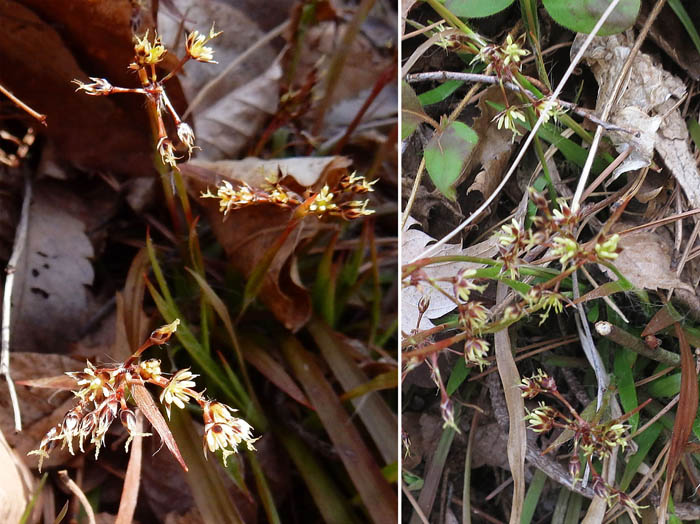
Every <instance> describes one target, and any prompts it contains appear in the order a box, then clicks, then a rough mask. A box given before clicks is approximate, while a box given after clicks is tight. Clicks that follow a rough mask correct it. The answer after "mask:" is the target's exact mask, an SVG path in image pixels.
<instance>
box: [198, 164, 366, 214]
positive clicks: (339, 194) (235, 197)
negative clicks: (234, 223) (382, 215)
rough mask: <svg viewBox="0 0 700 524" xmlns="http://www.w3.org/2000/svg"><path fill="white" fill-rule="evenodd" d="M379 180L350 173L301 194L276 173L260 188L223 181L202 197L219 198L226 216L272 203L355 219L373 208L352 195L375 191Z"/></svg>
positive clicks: (287, 207) (221, 209)
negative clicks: (330, 186)
mask: <svg viewBox="0 0 700 524" xmlns="http://www.w3.org/2000/svg"><path fill="white" fill-rule="evenodd" d="M376 182H377V181H376V180H373V181H372V182H368V181H367V180H366V179H365V178H364V177H363V176H358V175H356V174H355V173H351V174H346V175H344V176H343V177H341V178H340V180H339V181H338V183H337V185H336V187H335V188H334V189H333V190H331V188H329V187H328V186H327V185H324V186H323V187H322V188H321V190H320V191H318V192H306V193H304V194H299V193H297V192H295V191H294V190H293V189H292V188H290V187H288V186H287V185H285V184H284V183H283V182H282V181H281V180H280V178H279V176H278V175H276V174H275V175H274V176H271V177H268V178H267V179H266V183H265V185H264V186H263V187H261V188H254V187H251V186H250V185H248V184H246V183H245V182H238V183H237V185H236V187H234V185H233V184H231V183H230V182H229V181H227V180H224V181H222V182H221V185H219V186H218V187H217V188H216V193H215V194H214V193H212V192H211V191H209V190H208V189H207V191H206V193H202V194H201V197H202V198H216V199H218V200H219V211H220V212H221V213H223V215H224V217H226V216H227V215H228V213H229V212H230V211H233V210H237V209H242V208H244V207H248V206H251V205H259V204H272V205H275V206H277V207H282V208H285V209H295V210H296V211H298V213H299V214H300V215H301V216H304V215H316V216H317V217H319V218H320V217H322V216H336V217H341V218H343V219H345V220H353V219H356V218H359V217H361V216H365V215H371V214H372V213H374V211H373V210H371V209H367V206H368V205H369V200H353V199H352V197H351V195H353V194H364V193H368V192H371V191H374V188H373V186H374V184H375V183H376ZM348 197H349V198H348Z"/></svg>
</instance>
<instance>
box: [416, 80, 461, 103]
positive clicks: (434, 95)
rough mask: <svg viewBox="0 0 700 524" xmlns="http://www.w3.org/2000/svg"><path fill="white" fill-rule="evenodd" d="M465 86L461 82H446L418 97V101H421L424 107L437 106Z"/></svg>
mask: <svg viewBox="0 0 700 524" xmlns="http://www.w3.org/2000/svg"><path fill="white" fill-rule="evenodd" d="M463 84H464V82H460V81H459V80H448V81H447V82H444V83H442V84H440V85H439V86H437V87H434V88H433V89H430V90H428V91H426V92H425V93H421V94H420V95H418V100H420V103H421V104H422V105H423V106H429V105H431V104H437V103H438V102H442V101H443V100H445V99H446V98H447V97H448V96H450V95H451V94H452V93H454V92H455V91H457V89H459V88H460V87H461V86H462V85H463Z"/></svg>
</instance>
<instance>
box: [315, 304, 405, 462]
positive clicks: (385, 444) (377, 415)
mask: <svg viewBox="0 0 700 524" xmlns="http://www.w3.org/2000/svg"><path fill="white" fill-rule="evenodd" d="M307 328H308V330H309V332H310V333H311V336H312V337H313V338H314V341H315V342H316V345H317V346H318V348H319V350H320V351H321V354H322V355H323V357H324V358H325V360H326V362H327V364H328V366H329V367H330V368H331V371H333V374H334V375H335V377H336V378H337V379H338V381H339V382H340V384H341V385H342V386H343V390H344V391H350V390H351V389H353V388H355V387H357V386H361V385H363V384H366V383H367V381H368V379H367V375H365V373H364V371H362V370H361V369H360V367H359V366H358V365H357V364H356V363H355V361H354V360H353V359H352V358H351V357H350V356H349V353H348V350H347V348H344V347H343V346H344V344H343V340H342V339H340V337H337V336H335V333H334V332H333V329H331V327H330V326H329V325H328V324H326V323H325V322H323V321H322V320H320V319H318V318H312V319H311V321H310V322H309V324H308V325H307ZM395 375H397V376H398V373H395ZM352 402H353V405H354V406H355V408H356V409H357V412H358V415H359V417H360V419H362V422H363V423H364V425H365V427H366V428H367V431H368V432H369V434H370V435H371V436H372V440H373V441H374V444H375V445H376V446H377V449H379V452H380V453H381V455H382V458H383V459H384V461H385V462H386V463H387V464H390V463H392V462H396V461H397V460H398V456H397V454H398V450H397V449H396V433H397V427H398V425H397V421H396V416H395V415H394V414H393V413H392V412H391V409H389V406H387V404H386V402H384V399H383V398H382V397H381V396H380V395H379V394H377V393H371V392H370V393H367V394H366V395H364V396H363V397H362V398H359V399H355V400H353V401H352Z"/></svg>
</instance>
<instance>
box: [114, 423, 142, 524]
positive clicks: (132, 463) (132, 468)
mask: <svg viewBox="0 0 700 524" xmlns="http://www.w3.org/2000/svg"><path fill="white" fill-rule="evenodd" d="M135 433H143V416H142V415H141V413H140V412H138V411H137V412H136V428H135ZM142 457H143V437H142V436H141V435H138V434H137V435H136V436H135V437H134V441H133V443H132V444H131V455H130V456H129V465H128V466H127V468H126V478H125V479H124V488H123V489H122V496H121V499H120V500H119V511H118V513H117V518H116V519H115V521H114V524H129V523H130V522H133V520H134V512H135V511H136V502H137V501H138V498H139V485H140V484H141V459H142Z"/></svg>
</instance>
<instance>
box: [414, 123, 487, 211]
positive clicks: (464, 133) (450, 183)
mask: <svg viewBox="0 0 700 524" xmlns="http://www.w3.org/2000/svg"><path fill="white" fill-rule="evenodd" d="M478 142H479V136H478V135H477V134H476V132H475V131H474V130H473V129H472V128H471V127H469V126H468V125H466V124H463V123H462V122H452V123H450V124H449V125H448V126H447V127H446V128H445V129H444V130H442V131H439V130H438V131H435V133H434V134H433V137H432V138H431V139H430V142H428V145H427V146H426V148H425V153H424V156H425V167H426V169H427V170H428V174H429V175H430V179H431V180H432V181H433V184H435V187H437V188H438V189H439V190H440V192H441V193H442V194H443V195H445V196H446V197H447V198H449V199H451V200H454V199H455V196H456V195H455V189H454V184H455V183H456V182H457V179H458V178H459V175H461V174H462V169H463V168H464V165H465V164H466V162H467V159H468V158H469V154H470V153H471V152H472V150H473V149H474V146H476V144H477V143H478Z"/></svg>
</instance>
